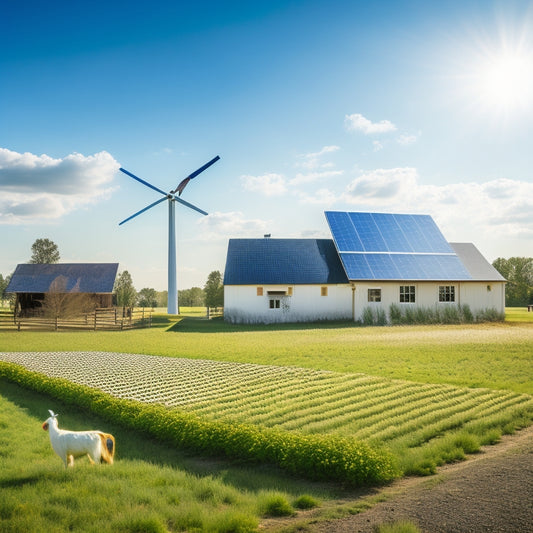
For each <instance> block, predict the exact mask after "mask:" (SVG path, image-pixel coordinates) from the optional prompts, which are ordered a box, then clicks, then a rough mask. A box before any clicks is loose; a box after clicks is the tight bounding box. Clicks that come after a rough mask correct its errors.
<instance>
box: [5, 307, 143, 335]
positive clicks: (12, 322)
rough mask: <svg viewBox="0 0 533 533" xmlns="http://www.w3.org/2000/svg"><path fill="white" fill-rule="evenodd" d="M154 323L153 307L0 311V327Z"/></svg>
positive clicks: (100, 326) (112, 326) (123, 326)
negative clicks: (68, 313)
mask: <svg viewBox="0 0 533 533" xmlns="http://www.w3.org/2000/svg"><path fill="white" fill-rule="evenodd" d="M151 325H152V311H151V310H150V309H144V308H141V309H131V308H123V307H110V308H103V309H95V310H94V311H93V312H91V313H84V314H80V315H78V316H75V317H66V318H65V317H45V316H38V315H35V316H25V317H24V316H20V317H14V316H13V314H12V313H10V314H7V313H3V314H2V313H0V330H6V329H11V330H13V329H16V330H18V331H22V330H53V331H60V330H62V331H65V330H94V331H96V330H124V329H133V328H146V327H150V326H151Z"/></svg>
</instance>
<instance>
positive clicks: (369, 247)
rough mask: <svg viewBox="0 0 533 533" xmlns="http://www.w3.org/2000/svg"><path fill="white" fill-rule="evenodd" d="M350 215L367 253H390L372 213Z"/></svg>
mask: <svg viewBox="0 0 533 533" xmlns="http://www.w3.org/2000/svg"><path fill="white" fill-rule="evenodd" d="M349 215H350V220H351V221H352V224H353V226H354V228H355V231H356V233H357V235H358V236H359V239H360V240H361V243H362V244H363V249H364V250H365V252H388V248H387V245H386V244H385V241H384V240H383V237H382V235H381V232H380V231H379V228H378V226H377V224H376V222H375V221H374V219H373V217H372V214H371V213H349ZM351 251H353V250H351Z"/></svg>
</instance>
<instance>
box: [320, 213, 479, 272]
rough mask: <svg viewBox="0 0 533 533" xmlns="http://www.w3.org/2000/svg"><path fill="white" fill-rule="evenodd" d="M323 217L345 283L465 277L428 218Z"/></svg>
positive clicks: (464, 270) (414, 216) (376, 216)
mask: <svg viewBox="0 0 533 533" xmlns="http://www.w3.org/2000/svg"><path fill="white" fill-rule="evenodd" d="M325 214H326V219H327V221H328V224H329V227H330V230H331V233H332V235H333V240H334V242H335V246H336V248H337V251H338V252H339V255H340V258H341V261H342V264H343V266H344V269H345V271H346V274H347V276H348V278H349V279H350V280H363V279H376V280H377V279H380V280H442V281H447V280H463V279H471V276H470V274H469V273H468V270H467V269H466V268H465V266H464V265H463V263H462V262H461V260H460V259H459V257H458V256H457V255H456V254H455V252H454V250H453V249H452V248H451V246H450V245H449V244H448V242H447V241H446V239H445V238H444V236H443V235H442V233H441V232H440V230H439V228H438V227H437V225H436V224H435V222H434V221H433V219H432V218H431V217H430V216H429V215H393V214H384V213H349V212H340V211H326V213H325Z"/></svg>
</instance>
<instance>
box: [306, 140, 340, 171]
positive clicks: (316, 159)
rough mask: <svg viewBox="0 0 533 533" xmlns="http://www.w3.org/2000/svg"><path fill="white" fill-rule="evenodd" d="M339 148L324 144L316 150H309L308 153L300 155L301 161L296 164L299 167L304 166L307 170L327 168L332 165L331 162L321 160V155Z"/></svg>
mask: <svg viewBox="0 0 533 533" xmlns="http://www.w3.org/2000/svg"><path fill="white" fill-rule="evenodd" d="M339 150H340V147H338V146H335V145H330V146H324V147H323V148H322V149H321V150H320V151H318V152H310V153H308V154H303V155H301V156H300V159H301V161H300V162H299V163H298V164H297V166H299V167H301V168H306V169H309V170H315V169H317V168H327V167H330V166H332V163H330V162H326V163H324V162H322V161H321V158H322V156H324V155H326V154H332V153H334V152H337V151H339Z"/></svg>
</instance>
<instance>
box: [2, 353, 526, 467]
mask: <svg viewBox="0 0 533 533" xmlns="http://www.w3.org/2000/svg"><path fill="white" fill-rule="evenodd" d="M0 358H1V359H3V360H6V361H10V362H14V363H17V364H21V365H23V366H25V367H26V368H28V369H29V370H33V371H37V372H40V373H44V374H46V375H49V376H51V377H61V378H66V379H68V380H70V381H72V382H75V383H79V384H82V385H87V386H90V387H94V388H98V389H100V390H102V391H104V392H107V393H109V394H112V395H114V396H116V397H120V398H126V399H133V400H138V401H142V402H147V403H161V404H165V405H167V406H171V407H179V408H181V409H185V410H187V411H191V412H194V413H196V414H198V415H200V416H202V417H204V418H206V419H212V420H219V419H223V420H228V421H233V422H241V423H251V424H255V425H259V426H264V427H277V428H280V429H284V430H289V431H296V432H300V433H304V434H305V433H307V434H313V433H315V434H337V435H341V436H343V437H355V438H357V439H359V440H365V441H369V442H374V443H377V444H385V445H386V446H387V447H390V448H391V449H392V450H395V452H396V453H397V454H398V455H399V456H402V458H403V460H404V461H407V462H409V457H408V456H409V455H413V456H417V457H419V454H420V453H421V451H422V454H424V453H427V454H429V455H430V456H431V455H432V454H433V452H432V450H433V449H434V448H435V447H438V446H440V445H441V444H442V442H443V438H444V437H446V436H447V435H448V436H449V435H451V434H457V433H458V432H463V433H465V432H466V433H467V434H468V435H470V436H471V437H472V436H473V438H476V439H478V441H479V443H480V444H483V443H487V442H490V441H494V440H497V438H498V437H499V435H500V434H501V433H502V432H506V431H510V430H512V429H514V427H513V425H516V423H517V422H516V420H517V419H519V420H522V422H519V423H518V425H520V423H521V424H527V423H529V422H530V421H531V419H532V418H533V398H532V397H531V396H528V395H524V394H518V393H514V392H509V391H494V390H489V389H481V388H480V389H475V388H459V387H454V386H450V385H442V384H420V383H414V382H408V381H400V380H391V379H387V378H381V377H374V376H367V375H364V374H344V373H339V372H331V371H318V370H310V369H303V368H292V367H279V366H267V365H256V364H240V363H227V362H217V361H208V360H191V359H177V358H167V357H157V356H146V355H135V354H117V353H105V352H56V353H0Z"/></svg>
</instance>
